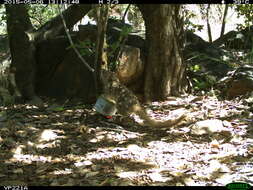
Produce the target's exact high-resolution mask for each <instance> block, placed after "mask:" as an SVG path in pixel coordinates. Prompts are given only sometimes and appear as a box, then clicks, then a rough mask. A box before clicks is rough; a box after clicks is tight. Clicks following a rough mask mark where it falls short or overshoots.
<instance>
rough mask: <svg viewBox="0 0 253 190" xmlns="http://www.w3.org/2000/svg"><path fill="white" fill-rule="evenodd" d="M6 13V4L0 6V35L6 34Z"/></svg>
mask: <svg viewBox="0 0 253 190" xmlns="http://www.w3.org/2000/svg"><path fill="white" fill-rule="evenodd" d="M6 33H7V29H6V13H5V8H4V6H0V35H1V34H6Z"/></svg>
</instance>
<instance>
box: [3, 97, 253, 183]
mask: <svg viewBox="0 0 253 190" xmlns="http://www.w3.org/2000/svg"><path fill="white" fill-rule="evenodd" d="M45 102H46V103H45V104H44V107H41V108H38V107H36V106H31V105H14V106H10V107H1V108H0V109H1V112H0V171H1V172H0V185H27V186H48V185H51V186H54V185H60V186H61V185H63V186H73V185H78V186H79V185H80V186H104V185H111V186H118V185H119V186H123V185H140V186H142V185H155V186H156V185H162V186H167V185H173V186H174V185H187V186H192V185H200V186H206V185H210V186H216V185H218V186H223V185H226V184H228V183H231V182H234V181H236V182H238V181H240V182H246V183H248V184H251V185H253V115H252V113H251V112H249V111H248V110H249V107H248V106H247V105H246V104H244V101H243V100H240V99H235V100H231V101H228V100H223V101H220V100H218V99H217V98H216V97H210V96H186V97H181V98H174V99H173V98H171V99H170V100H168V101H164V102H153V103H152V104H150V105H149V106H147V108H149V111H148V113H149V114H150V115H151V116H152V117H155V118H158V119H166V117H167V116H168V115H169V114H170V115H171V114H173V113H179V111H178V110H185V111H187V113H188V115H189V117H190V118H191V122H183V123H182V124H180V125H176V126H173V127H170V128H159V127H158V128H148V127H141V126H138V125H137V124H136V123H134V122H128V121H127V120H124V119H122V117H121V116H118V115H115V116H113V118H112V119H106V118H104V117H103V116H101V115H99V114H97V113H96V112H95V111H94V110H93V109H92V107H93V105H82V104H81V103H80V104H78V103H76V104H71V102H68V103H65V104H64V105H58V104H57V103H55V102H54V101H53V100H47V101H45ZM214 119H215V120H214ZM198 121H205V123H204V124H203V123H202V124H199V125H196V122H198ZM203 126H204V127H203ZM201 127H202V128H201ZM208 128H210V130H209V129H208Z"/></svg>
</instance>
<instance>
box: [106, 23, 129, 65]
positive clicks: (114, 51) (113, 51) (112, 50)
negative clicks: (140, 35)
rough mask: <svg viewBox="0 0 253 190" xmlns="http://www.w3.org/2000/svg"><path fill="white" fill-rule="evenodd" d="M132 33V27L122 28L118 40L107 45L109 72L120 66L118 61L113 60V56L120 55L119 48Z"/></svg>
mask: <svg viewBox="0 0 253 190" xmlns="http://www.w3.org/2000/svg"><path fill="white" fill-rule="evenodd" d="M131 31H132V27H128V26H124V27H123V28H122V29H121V32H120V36H119V40H118V41H116V42H114V43H112V44H111V45H109V51H108V52H107V55H108V58H109V59H110V60H111V61H110V63H109V68H110V70H115V69H116V68H117V66H118V65H119V64H120V62H119V61H118V59H117V58H116V59H115V55H118V54H120V52H119V51H120V48H121V46H122V45H123V44H124V42H125V39H126V38H127V36H128V34H129V33H130V32H131Z"/></svg>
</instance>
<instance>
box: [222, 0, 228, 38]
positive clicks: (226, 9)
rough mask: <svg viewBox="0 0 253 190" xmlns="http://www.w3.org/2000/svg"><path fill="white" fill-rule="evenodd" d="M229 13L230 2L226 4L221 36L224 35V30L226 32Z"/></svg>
mask: <svg viewBox="0 0 253 190" xmlns="http://www.w3.org/2000/svg"><path fill="white" fill-rule="evenodd" d="M227 13H228V4H226V5H225V9H224V14H223V19H222V25H221V32H220V37H222V36H223V35H224V32H225V26H226V18H227Z"/></svg>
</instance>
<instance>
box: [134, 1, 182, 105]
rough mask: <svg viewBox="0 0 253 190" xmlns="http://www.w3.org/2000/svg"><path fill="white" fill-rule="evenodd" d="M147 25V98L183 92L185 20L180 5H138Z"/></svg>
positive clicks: (145, 86)
mask: <svg viewBox="0 0 253 190" xmlns="http://www.w3.org/2000/svg"><path fill="white" fill-rule="evenodd" d="M138 7H139V9H140V11H141V13H142V15H143V18H144V21H145V26H146V42H147V44H146V47H147V60H146V65H145V72H144V76H145V79H144V80H145V81H144V94H145V100H146V101H153V100H164V99H166V97H167V96H168V95H179V94H180V93H182V92H183V86H182V84H183V83H182V80H183V75H184V71H185V65H184V64H183V59H182V53H181V49H182V47H183V46H182V45H183V41H184V40H183V20H182V18H181V17H180V5H172V4H171V5H166V4H163V5H145V4H142V5H138Z"/></svg>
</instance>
